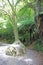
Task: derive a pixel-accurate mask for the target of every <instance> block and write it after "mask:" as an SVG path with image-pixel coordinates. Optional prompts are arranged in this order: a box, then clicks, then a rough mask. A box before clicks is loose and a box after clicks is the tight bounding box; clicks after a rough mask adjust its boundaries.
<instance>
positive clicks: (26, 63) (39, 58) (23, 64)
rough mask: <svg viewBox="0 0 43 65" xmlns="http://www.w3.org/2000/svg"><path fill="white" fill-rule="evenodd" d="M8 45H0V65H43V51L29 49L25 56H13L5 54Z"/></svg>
mask: <svg viewBox="0 0 43 65" xmlns="http://www.w3.org/2000/svg"><path fill="white" fill-rule="evenodd" d="M7 46H8V45H3V46H0V65H43V53H40V52H36V51H33V50H29V49H27V50H26V54H25V55H24V56H21V57H20V56H19V57H12V56H7V55H5V50H6V48H7Z"/></svg>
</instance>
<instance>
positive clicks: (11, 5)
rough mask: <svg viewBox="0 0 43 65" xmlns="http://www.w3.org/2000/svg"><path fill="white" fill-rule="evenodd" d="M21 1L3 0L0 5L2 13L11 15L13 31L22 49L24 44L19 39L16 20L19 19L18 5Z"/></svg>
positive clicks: (16, 41)
mask: <svg viewBox="0 0 43 65" xmlns="http://www.w3.org/2000/svg"><path fill="white" fill-rule="evenodd" d="M20 1H21V0H17V2H16V3H15V1H14V0H6V1H5V0H1V2H2V3H1V4H2V5H0V11H2V13H4V14H5V15H8V16H9V19H10V21H11V24H12V27H13V32H14V36H15V43H17V44H18V43H19V44H20V46H21V47H22V48H20V49H23V47H24V45H23V44H21V42H20V41H19V36H18V29H17V21H16V19H17V8H16V7H17V5H18V4H19V3H20ZM9 48H10V47H9ZM12 48H13V47H12ZM7 50H8V49H7ZM10 50H11V49H10ZM13 50H14V48H13ZM13 50H12V51H13ZM18 51H19V49H18ZM21 52H22V51H21ZM23 52H24V50H23ZM8 53H9V52H8ZM13 55H14V54H13Z"/></svg>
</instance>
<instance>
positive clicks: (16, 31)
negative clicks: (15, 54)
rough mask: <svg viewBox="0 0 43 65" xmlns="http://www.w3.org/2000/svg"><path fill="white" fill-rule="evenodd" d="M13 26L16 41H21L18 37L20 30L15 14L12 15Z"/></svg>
mask: <svg viewBox="0 0 43 65" xmlns="http://www.w3.org/2000/svg"><path fill="white" fill-rule="evenodd" d="M12 17H13V18H12V24H13V32H14V36H15V41H18V40H19V36H18V29H17V22H16V16H14V14H12Z"/></svg>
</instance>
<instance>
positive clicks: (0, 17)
mask: <svg viewBox="0 0 43 65" xmlns="http://www.w3.org/2000/svg"><path fill="white" fill-rule="evenodd" d="M8 2H9V0H8ZM21 2H22V5H21V8H20V6H19V7H18V8H17V10H18V11H17V12H15V11H16V10H15V9H14V10H13V9H12V6H11V9H12V12H13V13H14V15H15V17H17V18H16V19H15V18H14V17H13V16H14V15H13V14H11V13H12V12H10V15H7V14H6V13H3V11H1V10H0V41H1V42H7V43H11V44H12V43H13V42H14V41H15V35H14V26H15V23H14V20H15V22H16V23H17V29H18V36H19V39H20V41H21V42H23V43H24V44H25V45H26V46H28V45H30V44H32V43H34V42H35V45H34V49H36V50H40V51H43V44H42V43H41V42H40V41H38V39H39V25H38V26H37V21H38V20H36V19H37V17H38V15H39V14H40V13H43V12H42V7H43V5H42V4H43V3H42V2H41V6H40V2H39V0H38V1H34V0H29V1H28V0H27V1H26V0H23V1H21ZM38 2H39V3H38ZM18 4H20V2H19V0H18V1H17V3H16V5H17V6H18ZM34 5H35V6H34ZM5 6H6V5H5ZM39 6H40V7H39ZM38 7H39V8H38ZM40 10H41V12H40ZM8 12H9V11H8ZM8 14H9V13H8ZM9 16H10V17H9ZM10 18H12V19H13V20H11V19H10ZM11 23H12V24H11ZM38 24H39V21H38ZM12 25H13V26H12ZM15 27H16V26H15Z"/></svg>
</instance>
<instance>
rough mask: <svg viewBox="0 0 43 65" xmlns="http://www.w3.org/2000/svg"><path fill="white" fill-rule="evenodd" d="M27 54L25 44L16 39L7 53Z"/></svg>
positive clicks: (14, 54) (11, 54) (15, 54)
mask: <svg viewBox="0 0 43 65" xmlns="http://www.w3.org/2000/svg"><path fill="white" fill-rule="evenodd" d="M23 54H25V46H24V45H23V44H22V43H21V42H20V41H16V42H14V43H13V44H11V45H10V46H9V47H8V48H7V49H6V55H10V56H20V55H23Z"/></svg>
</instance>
